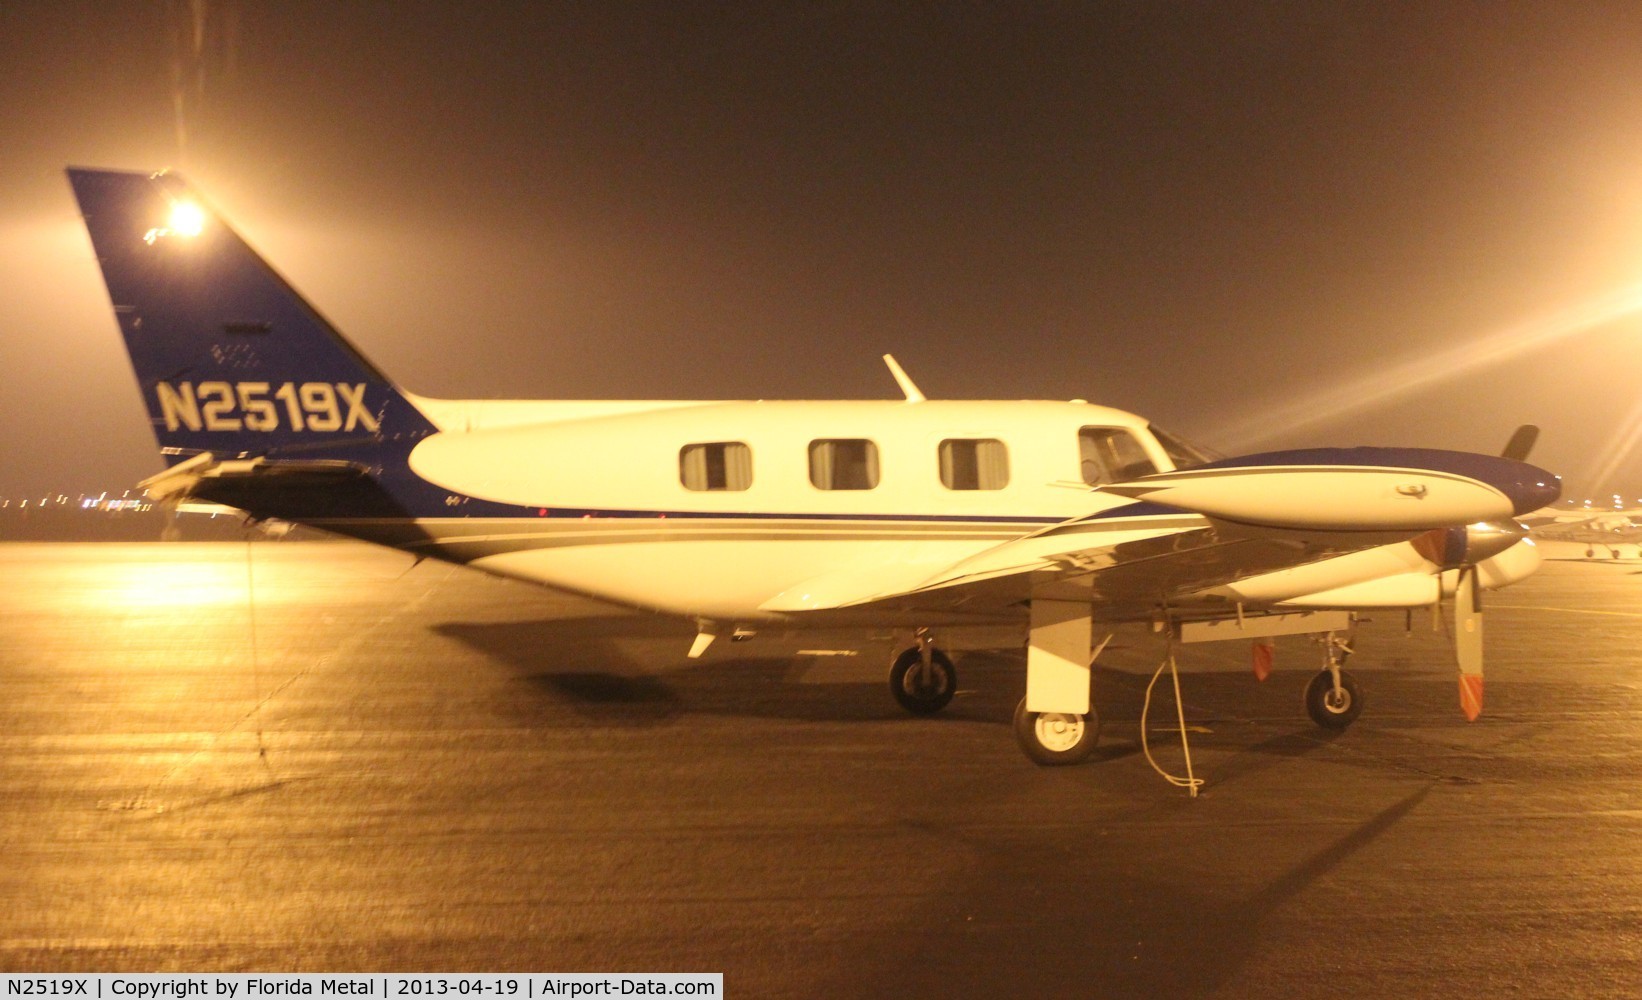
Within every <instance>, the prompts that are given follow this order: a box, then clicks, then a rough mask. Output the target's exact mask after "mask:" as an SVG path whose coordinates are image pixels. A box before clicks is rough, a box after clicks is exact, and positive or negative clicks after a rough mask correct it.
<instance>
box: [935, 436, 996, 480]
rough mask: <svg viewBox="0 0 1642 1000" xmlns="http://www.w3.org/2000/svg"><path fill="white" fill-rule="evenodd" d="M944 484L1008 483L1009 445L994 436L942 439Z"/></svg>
mask: <svg viewBox="0 0 1642 1000" xmlns="http://www.w3.org/2000/svg"><path fill="white" fill-rule="evenodd" d="M938 454H939V455H940V459H941V485H942V486H945V487H946V488H947V489H949V490H1001V489H1003V488H1004V487H1005V486H1008V485H1009V449H1008V448H1006V447H1005V446H1004V443H1003V442H1002V441H999V440H997V439H995V438H949V439H948V440H945V441H942V442H941V446H940V449H939V450H938Z"/></svg>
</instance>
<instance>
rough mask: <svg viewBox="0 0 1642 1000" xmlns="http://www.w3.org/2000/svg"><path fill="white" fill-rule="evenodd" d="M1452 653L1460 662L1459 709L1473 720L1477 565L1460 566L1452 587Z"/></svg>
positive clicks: (1476, 707)
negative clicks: (1454, 585)
mask: <svg viewBox="0 0 1642 1000" xmlns="http://www.w3.org/2000/svg"><path fill="white" fill-rule="evenodd" d="M1454 655H1455V657H1456V658H1457V659H1458V660H1459V665H1460V710H1461V711H1463V712H1464V713H1465V717H1466V719H1468V720H1469V721H1471V722H1475V721H1477V716H1479V715H1481V714H1482V581H1481V580H1480V579H1478V576H1477V567H1476V566H1475V565H1466V566H1461V567H1460V579H1459V586H1458V587H1456V588H1455V589H1454Z"/></svg>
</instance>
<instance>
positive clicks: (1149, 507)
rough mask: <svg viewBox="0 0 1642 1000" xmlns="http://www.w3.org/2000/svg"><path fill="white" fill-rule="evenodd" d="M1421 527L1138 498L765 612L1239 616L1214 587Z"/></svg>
mask: <svg viewBox="0 0 1642 1000" xmlns="http://www.w3.org/2000/svg"><path fill="white" fill-rule="evenodd" d="M1412 535H1413V533H1412V532H1408V531H1402V532H1384V531H1372V532H1338V531H1336V532H1321V531H1310V532H1307V531H1298V530H1292V529H1281V528H1262V527H1258V526H1251V525H1242V524H1236V523H1232V522H1228V521H1224V520H1220V519H1214V518H1208V517H1204V516H1203V515H1200V514H1194V513H1191V512H1188V511H1181V510H1177V509H1173V508H1165V507H1159V506H1158V505H1156V504H1150V503H1131V504H1128V505H1125V506H1122V507H1118V508H1115V509H1113V510H1110V511H1104V512H1101V513H1099V514H1094V515H1091V516H1088V517H1084V518H1078V519H1075V520H1071V521H1067V522H1065V523H1062V524H1058V525H1054V526H1052V527H1050V528H1047V529H1044V530H1041V531H1038V532H1036V533H1034V534H1031V535H1027V536H1025V537H1023V538H1018V539H1014V540H1012V541H1009V542H1005V543H1003V544H1000V545H998V546H995V547H993V548H991V549H988V550H986V551H984V552H981V553H979V554H977V555H974V556H971V557H969V558H967V559H964V560H962V561H960V562H957V563H954V564H951V565H948V566H942V567H939V568H935V569H933V571H931V567H928V566H923V567H901V568H899V569H898V570H887V571H886V568H885V567H881V566H874V567H862V568H855V569H850V570H844V571H840V572H837V573H832V574H827V575H825V576H823V577H819V578H817V579H814V580H810V581H807V582H806V583H805V584H804V585H802V586H799V587H794V588H792V589H790V590H788V591H786V592H784V593H782V594H780V595H777V596H776V597H774V598H772V599H771V600H769V601H767V602H766V603H765V604H764V605H763V610H766V611H784V612H816V611H826V610H837V609H856V610H861V611H866V610H881V611H884V612H892V613H894V616H895V617H900V616H905V615H910V616H913V617H916V616H918V615H924V616H926V617H929V618H931V619H932V620H940V619H944V618H947V617H950V616H952V615H964V616H999V615H1007V614H1014V615H1018V614H1019V613H1020V608H1021V607H1022V606H1023V605H1024V604H1025V603H1026V602H1027V601H1029V600H1031V599H1033V598H1038V599H1040V600H1041V599H1050V600H1071V601H1082V602H1086V603H1089V604H1091V605H1093V606H1094V608H1095V610H1096V613H1097V614H1098V615H1099V617H1101V618H1105V619H1125V618H1145V617H1148V616H1150V615H1151V614H1153V613H1154V612H1155V611H1156V609H1158V608H1159V607H1169V608H1173V609H1177V610H1184V609H1185V608H1186V607H1188V606H1191V605H1208V606H1213V607H1216V608H1219V609H1222V610H1226V609H1230V608H1231V607H1232V602H1231V601H1230V600H1228V599H1227V598H1226V597H1224V596H1217V595H1213V594H1212V593H1210V592H1211V591H1213V590H1214V589H1215V588H1217V587H1220V586H1223V585H1225V584H1229V583H1232V582H1235V581H1238V580H1243V579H1246V578H1250V577H1259V576H1264V575H1267V574H1270V573H1273V572H1277V571H1282V570H1286V569H1291V568H1294V567H1297V566H1303V565H1307V564H1311V563H1316V562H1319V561H1322V560H1328V559H1332V558H1334V557H1337V556H1341V555H1346V554H1349V553H1353V552H1358V551H1361V550H1363V549H1369V548H1374V547H1376V546H1384V545H1387V544H1391V543H1398V542H1403V541H1406V540H1407V539H1408V538H1410V537H1411V536H1412Z"/></svg>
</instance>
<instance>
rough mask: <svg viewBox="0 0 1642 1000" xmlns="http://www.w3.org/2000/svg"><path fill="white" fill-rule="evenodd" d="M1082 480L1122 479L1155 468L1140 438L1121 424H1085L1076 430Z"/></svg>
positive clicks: (1146, 472)
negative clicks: (1099, 425)
mask: <svg viewBox="0 0 1642 1000" xmlns="http://www.w3.org/2000/svg"><path fill="white" fill-rule="evenodd" d="M1078 457H1079V459H1081V462H1082V469H1083V481H1084V482H1086V483H1088V484H1089V485H1090V486H1099V485H1100V484H1101V483H1121V482H1123V481H1125V480H1129V479H1136V478H1139V477H1140V476H1149V475H1151V474H1152V473H1154V472H1156V471H1157V466H1156V465H1154V464H1153V463H1152V459H1151V456H1150V455H1147V454H1146V449H1145V448H1143V447H1141V444H1140V440H1139V439H1138V438H1136V437H1135V436H1134V435H1133V434H1131V433H1129V432H1128V431H1126V430H1123V429H1122V428H1120V427H1085V428H1084V429H1083V430H1081V431H1078Z"/></svg>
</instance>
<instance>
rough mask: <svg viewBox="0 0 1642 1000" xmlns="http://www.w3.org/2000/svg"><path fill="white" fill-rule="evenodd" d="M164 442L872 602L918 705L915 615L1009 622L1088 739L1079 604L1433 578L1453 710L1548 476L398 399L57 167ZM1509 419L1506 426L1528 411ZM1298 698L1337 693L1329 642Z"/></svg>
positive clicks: (926, 430) (862, 622)
mask: <svg viewBox="0 0 1642 1000" xmlns="http://www.w3.org/2000/svg"><path fill="white" fill-rule="evenodd" d="M69 179H70V181H71V183H72V185H73V188H74V193H75V196H76V198H77V199H78V200H79V204H80V209H81V211H82V213H83V214H84V216H85V221H86V226H87V229H88V230H89V231H90V234H91V241H92V245H93V247H94V248H95V250H96V254H97V258H98V261H99V263H100V264H101V266H102V271H103V277H104V279H105V281H106V282H107V285H108V291H109V296H110V298H111V299H112V300H113V304H114V313H115V317H116V319H117V321H118V323H119V327H120V331H121V333H122V334H123V335H124V337H125V342H126V346H127V348H128V350H129V352H130V355H131V362H132V366H133V368H135V370H136V374H137V379H138V382H139V383H140V385H141V388H142V394H143V399H144V401H145V403H146V404H147V406H148V413H149V418H150V420H151V421H152V423H153V427H154V433H155V436H156V437H157V438H158V439H159V444H160V450H161V453H162V454H163V456H164V457H165V461H166V464H167V466H168V468H167V469H166V471H164V472H162V473H160V474H159V475H156V476H154V477H153V478H151V479H150V480H148V481H147V482H146V483H145V484H144V485H145V486H146V487H147V488H148V490H149V493H150V494H151V495H153V496H156V497H160V498H169V499H171V500H173V501H177V502H181V501H184V500H186V501H192V502H207V503H218V504H225V505H228V506H231V507H235V508H238V509H240V510H243V511H245V512H247V513H248V514H249V515H250V516H251V517H254V518H259V519H267V518H277V519H281V520H285V521H292V522H297V523H301V524H306V525H312V526H314V527H317V528H322V529H325V530H327V531H331V532H335V533H338V534H341V535H347V536H352V537H354V538H360V539H365V540H368V541H372V542H377V543H381V544H383V545H390V546H394V547H396V548H400V549H404V550H406V551H408V552H412V553H416V554H418V555H427V556H434V557H437V558H440V559H445V560H449V561H451V562H456V563H461V564H464V565H468V566H472V567H474V568H476V569H480V570H484V571H486V572H489V573H494V574H497V575H500V576H505V577H512V578H515V579H520V580H528V581H532V582H535V583H540V584H546V585H549V586H552V587H556V588H561V589H564V590H569V591H574V592H578V593H582V594H587V595H591V596H595V597H598V598H602V599H605V600H609V601H616V602H620V603H623V604H626V605H630V606H633V607H637V608H645V609H649V610H652V611H656V612H660V613H663V614H667V615H675V616H678V617H680V618H683V619H687V620H692V621H694V622H695V623H696V626H697V638H696V641H695V644H694V646H693V648H692V649H691V651H690V653H691V655H692V656H699V655H701V654H702V653H703V652H704V651H705V650H706V648H707V647H708V646H709V645H710V644H711V643H712V641H713V639H714V637H715V636H719V635H724V634H745V633H746V632H747V631H749V630H753V629H758V628H767V627H774V626H780V627H782V628H783V629H801V628H806V627H810V626H816V627H837V626H841V625H847V626H868V625H870V626H875V627H882V626H893V627H898V628H904V629H906V630H907V634H909V635H912V636H915V637H916V638H915V641H914V642H912V643H911V644H910V645H909V646H908V648H907V649H906V650H905V651H904V652H902V653H901V654H900V655H899V656H898V657H897V658H896V660H895V662H894V665H893V667H892V668H891V670H890V674H889V683H890V689H891V692H892V693H893V694H894V696H895V698H896V699H897V700H898V701H899V702H900V704H901V705H903V706H904V707H905V708H907V709H908V710H909V711H912V712H915V713H930V712H935V711H938V710H940V709H941V708H942V707H944V706H945V705H946V704H947V702H948V701H950V700H951V698H952V695H953V692H954V690H955V688H956V685H957V677H956V673H955V671H954V669H953V666H952V663H951V660H950V658H949V657H948V656H947V655H946V653H945V652H943V651H942V649H940V648H939V646H938V645H937V641H936V639H935V634H936V632H935V630H938V629H951V628H955V627H958V626H965V625H973V624H987V623H994V624H995V623H1000V622H1001V623H1021V624H1024V625H1025V637H1026V647H1027V659H1026V696H1025V698H1024V699H1023V700H1022V701H1021V703H1020V707H1019V709H1018V710H1017V712H1016V719H1015V731H1016V735H1017V738H1018V739H1019V741H1020V744H1021V746H1022V748H1023V749H1024V750H1025V752H1026V753H1027V755H1028V756H1029V757H1031V758H1032V759H1033V760H1036V761H1038V762H1040V763H1045V764H1058V763H1070V762H1074V761H1077V760H1080V759H1082V758H1083V757H1085V756H1086V755H1087V754H1088V753H1089V751H1090V749H1091V748H1092V747H1093V745H1094V741H1095V733H1096V729H1097V727H1096V726H1095V724H1094V721H1093V718H1092V717H1091V702H1090V668H1091V666H1092V657H1091V650H1092V648H1093V637H1094V635H1093V632H1094V627H1095V625H1096V623H1100V624H1106V623H1114V622H1122V621H1150V622H1153V623H1155V624H1157V625H1158V626H1160V627H1163V628H1167V629H1169V630H1170V634H1171V635H1172V636H1176V637H1178V638H1180V639H1182V640H1184V641H1193V640H1196V639H1216V638H1243V639H1248V638H1255V637H1266V636H1273V635H1284V634H1303V633H1316V632H1331V631H1335V630H1339V629H1343V628H1345V627H1347V626H1348V625H1349V621H1350V615H1349V611H1350V610H1351V609H1360V608H1385V607H1419V606H1429V605H1434V604H1436V603H1438V602H1439V601H1440V600H1441V599H1442V598H1443V596H1444V595H1451V594H1453V595H1457V597H1456V604H1457V608H1456V613H1457V618H1458V620H1459V622H1460V623H1461V627H1460V628H1458V629H1456V632H1457V635H1458V642H1457V646H1458V651H1459V663H1460V668H1461V695H1462V702H1463V703H1464V705H1465V707H1466V710H1467V712H1468V713H1470V714H1471V715H1472V716H1473V717H1474V716H1475V713H1476V712H1477V711H1479V710H1480V708H1481V695H1482V683H1481V672H1482V652H1481V641H1482V632H1481V622H1482V616H1481V610H1480V607H1479V602H1478V594H1479V593H1480V591H1481V590H1483V589H1488V588H1495V587H1501V586H1504V585H1506V584H1509V583H1511V582H1513V581H1516V580H1520V579H1522V578H1523V577H1525V576H1527V575H1528V574H1529V573H1531V572H1533V570H1534V569H1535V568H1536V567H1537V565H1538V562H1539V560H1538V556H1537V555H1536V554H1535V553H1534V550H1533V548H1532V546H1531V544H1530V543H1527V542H1525V541H1524V535H1525V532H1524V531H1523V529H1521V528H1520V526H1519V525H1517V524H1516V522H1515V520H1514V518H1515V517H1516V516H1517V515H1520V514H1522V513H1524V512H1526V511H1530V510H1534V509H1536V508H1539V507H1543V506H1545V505H1546V504H1548V503H1550V502H1551V501H1552V500H1553V499H1555V497H1556V496H1557V494H1558V483H1557V480H1556V479H1555V477H1553V476H1552V475H1551V474H1549V473H1547V472H1545V471H1543V470H1541V469H1538V468H1535V467H1533V466H1531V465H1527V464H1525V463H1524V462H1523V461H1522V459H1524V458H1525V457H1526V452H1527V444H1528V441H1527V440H1526V439H1524V438H1523V437H1520V436H1519V437H1518V438H1516V439H1513V443H1512V445H1511V447H1509V448H1508V449H1507V455H1506V456H1505V457H1493V456H1487V455H1473V454H1465V453H1460V452H1451V451H1432V450H1410V449H1390V448H1352V449H1343V450H1341V449H1316V450H1309V451H1290V452H1277V453H1272V454H1263V455H1253V456H1249V457H1245V458H1235V459H1221V460H1211V459H1210V456H1207V455H1204V454H1202V453H1200V452H1199V451H1197V450H1195V449H1194V448H1192V447H1191V446H1190V445H1188V444H1186V443H1184V442H1182V441H1179V440H1178V439H1176V438H1174V437H1172V436H1170V435H1168V434H1166V433H1164V432H1163V431H1161V430H1158V429H1157V428H1155V427H1151V426H1149V425H1148V424H1147V423H1146V421H1144V420H1142V419H1141V418H1139V417H1136V416H1134V415H1132V414H1128V413H1123V412H1120V411H1118V410H1111V409H1106V408H1104V407H1100V406H1091V405H1089V404H1087V403H1084V402H1081V401H1073V402H1065V403H1062V402H967V401H966V402H957V401H938V400H926V399H925V398H924V397H923V394H922V393H920V392H919V391H918V390H917V387H916V386H915V385H914V384H913V383H912V381H911V380H910V379H909V378H907V377H906V375H905V373H904V372H902V371H901V370H900V368H899V366H897V365H895V364H894V363H893V361H891V370H892V372H893V373H894V375H895V376H896V378H897V380H898V381H899V382H900V383H901V386H902V389H903V391H904V392H905V395H906V399H905V400H904V401H901V400H896V401H883V402H842V401H833V402H516V401H473V400H470V401H450V400H436V399H425V398H422V397H419V396H414V395H411V394H410V393H407V392H404V391H402V390H401V389H399V388H398V387H396V386H395V385H394V384H393V383H392V382H390V381H389V380H388V379H387V378H386V377H385V376H384V375H383V374H382V373H381V372H380V371H379V370H378V369H377V368H375V367H374V366H373V365H372V364H371V363H370V362H369V361H367V360H366V359H365V358H364V357H363V356H362V355H361V354H360V353H359V352H358V351H356V350H355V349H354V348H353V347H352V346H351V345H350V344H349V343H348V342H347V341H345V340H344V339H343V338H342V337H341V336H340V335H339V334H338V333H337V332H336V331H335V330H334V329H332V327H331V326H330V324H328V323H327V322H326V321H325V320H324V319H323V318H321V317H320V315H319V314H318V313H317V312H315V311H314V310H313V308H311V307H310V306H309V305H308V303H307V302H305V301H304V300H303V299H302V298H301V297H300V296H299V295H298V294H297V293H296V292H295V291H294V290H293V289H292V288H291V287H290V286H289V285H287V284H286V283H285V282H284V281H283V280H282V279H281V278H280V277H279V275H277V274H276V273H275V272H274V271H273V270H272V269H270V268H269V267H268V266H267V265H266V264H265V263H264V262H263V261H262V259H261V258H260V257H258V256H257V254H256V253H254V252H253V251H252V250H251V249H250V248H249V247H248V246H247V245H246V244H245V243H244V242H243V241H242V240H241V239H240V237H239V236H238V235H236V234H235V233H234V232H233V231H232V230H231V229H229V228H228V227H227V226H226V225H225V224H223V222H222V220H221V219H220V218H218V217H217V216H216V214H215V213H213V212H211V211H210V210H209V209H208V208H206V207H205V205H204V203H203V202H202V201H201V200H200V199H199V198H198V197H197V196H196V195H195V194H194V192H193V191H191V190H190V188H189V186H188V185H187V184H186V183H184V181H183V180H182V179H181V178H180V177H178V176H176V175H174V174H169V173H160V174H153V175H150V174H143V173H125V172H114V171H104V170H83V169H71V170H70V171H69ZM1529 437H1531V435H1529ZM1307 703H1308V706H1309V709H1310V712H1311V714H1312V716H1313V718H1315V719H1316V720H1317V721H1318V722H1319V723H1320V724H1322V725H1324V726H1329V727H1334V728H1339V727H1343V726H1345V725H1347V724H1349V723H1350V722H1351V721H1352V720H1353V719H1355V718H1356V717H1357V714H1358V713H1359V712H1360V711H1361V709H1362V698H1361V693H1360V691H1359V690H1358V688H1357V685H1356V684H1355V682H1354V681H1353V680H1352V679H1351V676H1350V675H1349V674H1348V673H1346V672H1345V671H1343V670H1341V669H1340V665H1339V661H1338V659H1336V658H1334V657H1330V659H1329V661H1328V666H1327V669H1324V670H1323V671H1322V672H1321V673H1319V674H1318V676H1317V677H1316V678H1315V679H1314V680H1313V682H1312V684H1311V686H1310V688H1309V691H1308V695H1307Z"/></svg>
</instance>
